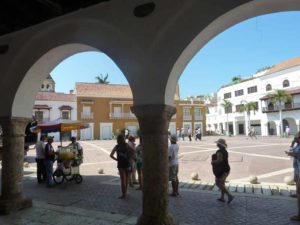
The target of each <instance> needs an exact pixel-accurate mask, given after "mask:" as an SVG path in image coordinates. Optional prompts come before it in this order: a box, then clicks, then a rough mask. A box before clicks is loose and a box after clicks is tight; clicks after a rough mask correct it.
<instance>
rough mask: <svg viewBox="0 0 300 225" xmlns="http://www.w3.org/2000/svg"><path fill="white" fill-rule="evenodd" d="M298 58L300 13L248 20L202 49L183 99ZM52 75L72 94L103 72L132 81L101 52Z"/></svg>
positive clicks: (187, 73) (188, 72)
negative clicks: (238, 77) (78, 85)
mask: <svg viewBox="0 0 300 225" xmlns="http://www.w3.org/2000/svg"><path fill="white" fill-rule="evenodd" d="M298 56H300V12H288V13H275V14H269V15H264V16H260V17H255V18H253V19H250V20H246V21H244V22H241V23H239V24H237V25H235V26H233V27H231V28H229V29H227V30H225V31H224V32H222V33H221V34H219V35H218V36H216V37H215V38H213V39H212V40H211V41H210V42H209V43H207V44H206V45H205V46H204V47H203V48H202V49H200V50H199V52H198V53H197V54H196V55H195V56H194V58H193V59H192V60H191V61H190V63H189V64H188V65H187V67H186V68H185V70H184V71H183V73H182V75H181V77H180V80H179V86H180V95H181V98H185V97H187V96H193V95H206V94H209V93H212V92H216V91H217V90H218V89H219V88H220V86H222V85H224V84H228V83H230V81H231V78H232V77H234V76H241V77H242V78H246V77H250V76H251V75H253V74H254V73H255V72H256V71H257V70H258V69H260V68H262V67H265V66H272V65H274V64H277V63H280V62H282V61H285V60H287V59H290V58H294V57H298ZM50 74H51V75H52V77H53V79H54V80H55V82H56V91H57V92H65V93H68V92H69V91H70V90H72V89H74V87H75V82H96V79H95V77H96V76H97V75H100V74H102V75H104V76H105V75H106V74H108V75H109V77H108V80H109V81H110V83H112V84H128V82H127V80H126V78H125V77H124V75H123V74H122V72H121V71H120V69H119V68H118V67H117V66H116V64H115V63H114V62H113V61H112V60H111V59H110V58H109V57H108V56H106V55H105V54H103V53H99V52H86V53H80V54H76V55H74V56H71V57H69V58H67V59H66V60H64V61H63V62H61V63H60V64H59V65H58V66H57V67H56V68H55V69H54V70H53V71H52V72H51V73H50ZM70 77H72V79H70ZM207 77H209V78H210V79H206V78H207Z"/></svg>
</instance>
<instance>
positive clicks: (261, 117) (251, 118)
mask: <svg viewBox="0 0 300 225" xmlns="http://www.w3.org/2000/svg"><path fill="white" fill-rule="evenodd" d="M275 90H285V91H286V92H287V93H289V94H290V95H291V101H289V102H282V103H281V104H280V105H279V103H278V102H276V103H274V102H271V101H270V99H269V95H270V94H273V93H274V92H275ZM224 99H225V100H227V101H230V102H231V103H232V106H231V107H228V108H225V109H224V107H222V103H223V102H224ZM248 102H255V103H256V105H257V110H256V111H253V110H252V111H251V112H250V114H247V113H245V112H241V110H240V109H241V106H242V105H243V104H246V103H248ZM207 108H208V110H207V115H206V116H207V129H208V130H210V131H213V132H217V133H225V131H226V128H227V125H228V131H229V133H231V134H233V135H244V134H246V133H248V131H249V129H254V130H255V131H256V133H257V134H258V135H263V136H268V135H282V134H281V133H282V132H285V130H286V128H287V127H289V130H290V134H295V133H296V132H297V131H299V125H300V57H298V58H293V59H290V60H287V61H285V62H282V63H279V64H277V65H274V66H272V67H270V68H268V69H266V70H264V71H261V72H259V73H256V74H254V75H253V76H252V77H250V78H248V79H243V80H241V81H240V82H237V83H232V84H229V85H225V86H223V87H221V88H220V89H219V90H218V92H217V93H216V94H215V101H214V102H213V103H212V102H207ZM279 109H281V111H282V115H281V118H282V121H281V122H280V113H279V111H280V110H279ZM281 126H282V127H281Z"/></svg>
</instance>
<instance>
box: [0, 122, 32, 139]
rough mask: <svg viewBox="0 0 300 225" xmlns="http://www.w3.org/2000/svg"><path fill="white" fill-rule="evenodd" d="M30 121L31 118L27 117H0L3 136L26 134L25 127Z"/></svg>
mask: <svg viewBox="0 0 300 225" xmlns="http://www.w3.org/2000/svg"><path fill="white" fill-rule="evenodd" d="M30 121H31V119H30V118H25V117H0V125H1V126H2V131H3V136H4V137H6V136H10V137H11V136H15V137H18V136H24V135H25V128H26V126H27V124H28V123H29V122H30Z"/></svg>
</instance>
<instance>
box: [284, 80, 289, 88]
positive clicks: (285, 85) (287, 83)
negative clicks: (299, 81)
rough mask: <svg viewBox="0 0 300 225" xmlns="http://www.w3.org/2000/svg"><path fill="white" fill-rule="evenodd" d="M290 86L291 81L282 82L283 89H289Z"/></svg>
mask: <svg viewBox="0 0 300 225" xmlns="http://www.w3.org/2000/svg"><path fill="white" fill-rule="evenodd" d="M289 86H290V82H289V80H284V81H283V82H282V87H289Z"/></svg>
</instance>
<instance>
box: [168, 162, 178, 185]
mask: <svg viewBox="0 0 300 225" xmlns="http://www.w3.org/2000/svg"><path fill="white" fill-rule="evenodd" d="M177 180H178V165H174V166H170V167H169V181H177Z"/></svg>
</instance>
